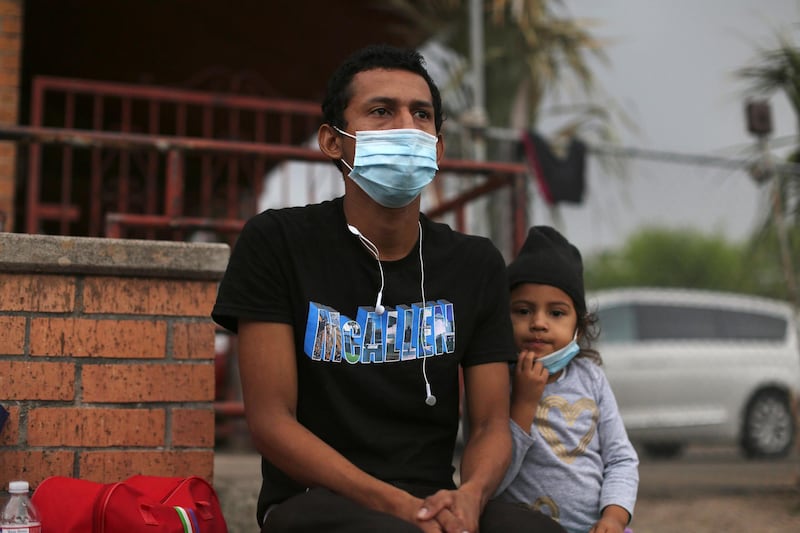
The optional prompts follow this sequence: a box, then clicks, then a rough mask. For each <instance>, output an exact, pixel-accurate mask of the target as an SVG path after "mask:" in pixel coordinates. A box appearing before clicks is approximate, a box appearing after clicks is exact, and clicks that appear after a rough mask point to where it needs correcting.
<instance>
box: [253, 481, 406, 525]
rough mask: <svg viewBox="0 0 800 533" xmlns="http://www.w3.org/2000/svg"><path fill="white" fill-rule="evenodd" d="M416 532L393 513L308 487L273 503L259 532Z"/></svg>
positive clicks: (327, 491) (324, 490) (325, 490)
mask: <svg viewBox="0 0 800 533" xmlns="http://www.w3.org/2000/svg"><path fill="white" fill-rule="evenodd" d="M320 531H325V532H330V533H344V532H347V533H374V532H376V531H378V532H380V533H420V531H421V530H420V529H419V528H418V527H417V526H415V525H414V524H411V523H409V522H406V521H405V520H401V519H400V518H397V517H395V516H392V515H389V514H386V513H381V512H379V511H375V510H372V509H368V508H366V507H364V506H362V505H359V504H357V503H355V502H353V501H352V500H349V499H347V498H345V497H343V496H340V495H338V494H336V493H333V492H331V491H329V490H327V489H320V488H318V489H312V490H310V491H308V492H305V493H303V494H298V495H296V496H293V497H291V498H289V499H288V500H286V501H285V502H283V503H281V504H279V505H277V506H276V507H275V508H274V509H273V510H272V511H271V512H270V513H269V514H268V515H267V518H266V520H265V521H264V526H263V527H262V529H261V532H262V533H319V532H320Z"/></svg>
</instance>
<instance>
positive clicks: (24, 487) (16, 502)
mask: <svg viewBox="0 0 800 533" xmlns="http://www.w3.org/2000/svg"><path fill="white" fill-rule="evenodd" d="M28 490H29V487H28V482H27V481H12V482H11V483H9V484H8V492H9V494H10V495H11V497H10V498H9V499H8V502H7V503H6V505H5V507H3V513H2V514H0V533H42V523H41V521H40V520H39V513H38V512H37V511H36V508H35V507H34V506H33V503H31V499H30V497H28Z"/></svg>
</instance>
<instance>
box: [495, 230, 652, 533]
mask: <svg viewBox="0 0 800 533" xmlns="http://www.w3.org/2000/svg"><path fill="white" fill-rule="evenodd" d="M508 277H509V287H510V289H511V320H512V323H513V325H514V339H515V342H516V346H517V349H518V350H519V357H518V360H517V363H516V368H515V369H514V371H513V391H512V397H511V431H512V434H513V437H514V454H513V457H512V462H511V465H510V466H509V469H508V472H507V473H506V476H505V478H504V479H503V482H502V483H501V485H500V487H499V488H498V491H497V492H498V494H499V497H500V498H501V499H504V500H510V501H516V502H522V503H524V504H527V505H530V506H532V507H533V508H534V509H537V510H540V511H542V512H545V513H546V514H549V515H550V516H552V517H553V518H554V519H556V520H558V521H559V522H560V523H561V525H562V526H563V527H564V528H565V529H567V530H568V531H569V532H570V533H587V532H591V533H622V532H623V531H624V530H625V528H626V526H627V524H628V523H629V522H630V519H631V517H632V516H633V507H634V504H635V502H636V492H637V489H638V486H639V472H638V465H639V459H638V456H637V455H636V451H635V450H634V448H633V446H632V445H631V443H630V441H629V440H628V435H627V433H626V432H625V427H624V426H623V423H622V418H621V417H620V414H619V410H618V409H617V402H616V399H615V398H614V394H613V393H612V391H611V387H610V386H609V383H608V380H607V379H606V377H605V374H604V373H603V371H602V369H601V368H600V364H601V359H600V354H599V353H598V352H597V351H596V350H593V349H591V348H590V341H591V340H593V339H595V338H596V331H595V327H594V326H595V322H596V316H595V315H594V314H591V313H589V312H588V311H587V309H586V301H585V299H584V290H583V263H582V261H581V255H580V252H579V251H578V249H577V248H575V246H573V245H572V244H570V243H569V242H568V241H567V240H566V239H565V238H564V237H563V236H562V235H561V234H560V233H558V232H557V231H556V230H554V229H553V228H551V227H549V226H535V227H533V228H531V230H530V232H529V233H528V238H527V240H526V241H525V244H524V245H523V247H522V250H521V251H520V253H519V255H518V257H517V258H516V259H515V260H514V261H513V262H512V263H511V264H510V265H509V266H508Z"/></svg>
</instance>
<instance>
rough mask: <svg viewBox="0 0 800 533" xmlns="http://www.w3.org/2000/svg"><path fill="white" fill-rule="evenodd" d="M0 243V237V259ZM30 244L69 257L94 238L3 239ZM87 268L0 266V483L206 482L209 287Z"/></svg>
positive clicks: (210, 393) (209, 464)
mask: <svg viewBox="0 0 800 533" xmlns="http://www.w3.org/2000/svg"><path fill="white" fill-rule="evenodd" d="M9 237H10V236H9V235H6V236H3V235H0V257H2V256H3V253H2V252H3V239H4V238H9ZM37 237H38V238H40V239H48V240H49V241H53V240H55V239H61V242H62V244H63V243H65V242H69V243H77V249H78V250H79V249H80V245H81V243H82V241H87V242H92V243H94V244H96V243H97V242H98V241H102V239H78V238H60V237H44V236H22V235H15V236H14V239H16V240H17V241H19V240H20V239H25V238H28V239H36V238H37ZM130 246H134V245H133V244H131V245H130ZM142 246H144V247H146V246H147V244H146V243H142ZM180 246H184V247H185V246H186V245H185V243H181V244H180ZM189 246H206V247H207V246H218V247H224V249H217V250H216V251H222V252H223V254H226V253H227V252H226V250H227V246H224V245H189ZM62 247H63V246H62ZM31 248H32V249H36V248H37V247H36V246H31ZM11 249H12V247H11V246H7V247H6V250H11ZM16 249H19V248H16ZM162 252H163V250H160V251H159V252H158V253H162ZM76 253H80V252H76ZM91 255H92V254H91V253H90V254H88V256H87V257H88V258H89V259H91ZM123 255H125V254H123ZM59 259H60V258H55V263H56V264H59V263H63V262H64V261H63V260H59ZM86 264H87V265H89V267H91V265H90V263H89V262H88V261H87V263H86ZM31 267H32V268H31V269H32V270H35V269H34V268H33V266H31ZM89 267H86V266H83V267H78V268H75V270H77V272H69V271H66V272H63V273H56V272H53V273H36V272H24V271H20V270H23V269H24V267H21V266H20V264H19V263H16V264H14V265H13V268H6V269H5V271H4V269H3V264H2V260H0V405H3V406H4V407H6V409H8V410H9V411H10V414H11V416H10V419H9V421H8V423H7V424H6V427H5V428H4V429H3V430H2V431H1V432H0V486H3V487H6V486H7V485H8V481H10V480H12V479H16V478H20V479H27V480H28V481H29V482H31V484H32V485H33V486H34V487H35V486H36V485H37V484H38V483H39V482H40V481H41V480H42V479H44V478H45V477H47V476H50V475H62V476H71V477H80V478H83V479H89V480H94V481H101V482H111V481H116V480H119V479H123V478H125V477H127V476H130V475H133V474H138V473H144V474H153V475H165V476H183V475H190V474H193V475H199V476H203V477H205V478H207V479H209V480H212V478H213V454H214V412H213V406H212V402H213V400H214V325H213V323H212V322H211V320H210V318H209V313H210V311H211V306H212V304H213V300H214V297H215V294H216V283H217V282H216V280H215V279H180V278H165V277H148V276H142V275H139V276H137V277H128V276H124V275H113V274H108V275H104V274H103V275H97V274H92V273H84V272H83V271H84V270H87V269H88V270H91V268H89ZM62 269H63V268H62ZM110 270H114V268H110ZM121 270H123V271H124V268H123V269H121Z"/></svg>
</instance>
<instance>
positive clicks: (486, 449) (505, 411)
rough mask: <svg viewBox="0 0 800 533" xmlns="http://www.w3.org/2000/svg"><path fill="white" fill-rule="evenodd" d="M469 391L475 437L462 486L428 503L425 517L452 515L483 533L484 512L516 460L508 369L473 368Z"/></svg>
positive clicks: (468, 372)
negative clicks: (513, 458) (448, 512)
mask: <svg viewBox="0 0 800 533" xmlns="http://www.w3.org/2000/svg"><path fill="white" fill-rule="evenodd" d="M464 386H465V392H466V394H465V395H466V398H467V414H468V416H469V437H468V439H467V443H466V446H465V447H464V452H463V455H462V457H461V486H460V487H459V488H458V490H455V491H439V492H437V493H436V494H435V495H433V496H430V497H429V498H427V499H426V500H425V509H426V510H427V512H426V513H423V514H422V516H425V517H428V516H431V515H435V514H436V513H438V512H440V511H441V510H442V509H450V510H451V511H452V512H453V513H454V514H455V515H456V516H457V517H459V518H461V519H462V520H463V521H464V522H465V523H466V524H467V526H468V527H467V531H477V528H478V523H479V520H480V515H481V513H482V512H483V508H484V506H485V505H486V502H487V501H488V500H489V498H490V497H491V496H492V495H493V494H494V491H495V489H496V488H497V487H498V485H499V484H500V481H501V480H502V479H503V475H504V474H505V471H506V469H507V468H508V464H509V462H510V460H511V430H510V429H509V379H508V364H507V363H487V364H480V365H475V366H471V367H467V368H465V369H464Z"/></svg>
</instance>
